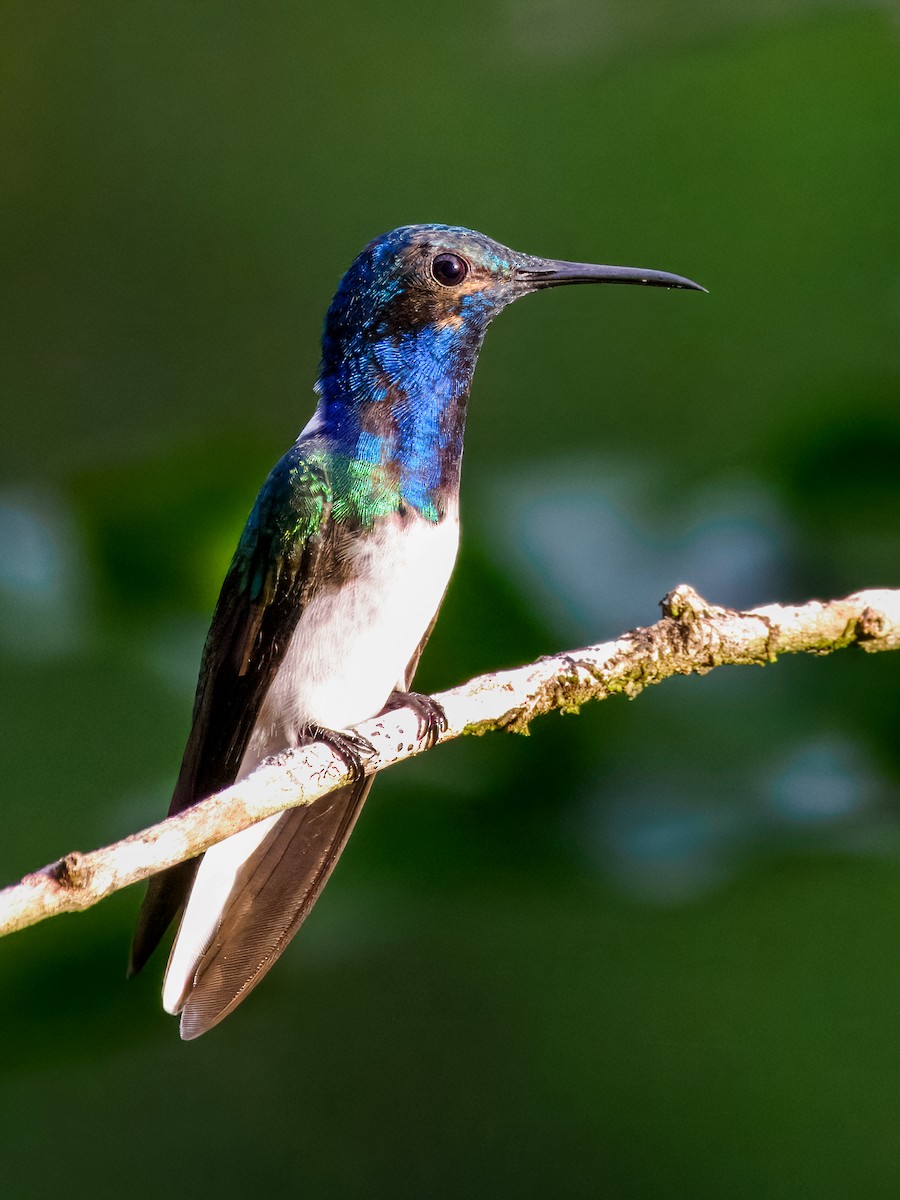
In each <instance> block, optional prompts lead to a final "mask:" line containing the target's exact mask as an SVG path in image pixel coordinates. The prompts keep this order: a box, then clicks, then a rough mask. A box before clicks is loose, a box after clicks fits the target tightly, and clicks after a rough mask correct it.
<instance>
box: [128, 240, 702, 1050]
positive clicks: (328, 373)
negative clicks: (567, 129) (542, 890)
mask: <svg viewBox="0 0 900 1200" xmlns="http://www.w3.org/2000/svg"><path fill="white" fill-rule="evenodd" d="M570 283H620V284H625V283H628V284H651V285H655V286H658V287H667V288H692V289H695V290H699V291H702V290H703V289H702V288H700V286H699V284H696V283H693V282H692V281H691V280H690V279H684V278H682V277H681V276H679V275H670V274H668V273H666V272H662V271H644V270H639V269H637V268H634V267H608V266H593V265H589V264H585V263H570V262H559V261H556V260H554V259H546V258H534V257H532V256H531V255H528V254H518V253H516V252H515V251H513V250H510V249H508V248H507V247H506V246H501V245H499V244H498V243H497V242H494V241H491V239H490V238H487V237H485V236H484V235H483V234H480V233H475V232H473V231H472V230H469V229H461V228H457V227H455V226H450V225H407V226H404V227H402V228H400V229H395V230H394V231H393V232H392V233H387V234H385V235H384V236H382V237H379V238H376V239H375V240H374V241H373V242H370V243H369V245H368V246H366V248H365V250H363V252H362V253H361V254H360V255H359V257H358V258H357V259H356V260H355V261H354V262H353V264H352V265H351V267H350V269H349V270H348V271H347V273H346V275H345V276H344V278H343V279H342V280H341V283H340V285H339V287H338V290H337V293H336V295H335V297H334V300H333V301H332V304H331V307H330V308H329V310H328V314H327V316H326V318H325V328H324V332H323V336H322V362H321V367H320V370H319V378H318V382H317V384H316V392H317V394H318V404H317V406H316V410H315V413H314V415H313V417H312V420H311V421H310V422H309V424H308V425H307V426H306V428H305V429H304V430H303V432H302V433H301V434H300V436H299V438H298V439H297V441H296V442H295V443H294V445H293V446H292V447H291V448H290V450H288V452H287V454H285V456H284V457H283V458H282V459H281V460H280V461H279V462H278V463H277V464H276V465H275V467H274V469H273V470H272V472H271V474H270V475H269V477H268V479H267V480H266V482H265V483H264V484H263V487H262V490H261V491H260V493H259V496H258V497H257V499H256V503H255V504H254V506H253V510H252V512H251V513H250V517H249V519H248V521H247V524H246V526H245V528H244V531H243V533H242V535H241V538H240V541H239V543H238V547H237V551H236V552H235V555H234V558H233V560H232V563H231V566H230V567H229V570H228V574H227V576H226V577H225V582H224V584H223V585H222V591H221V594H220V596H219V600H218V604H217V605H216V610H215V613H214V616H213V619H212V625H211V627H210V630H209V634H208V636H207V639H206V645H205V648H204V651H203V659H202V663H201V667H200V678H199V681H198V684H197V694H196V699H195V702H194V714H193V727H192V729H191V732H190V736H189V738H188V742H187V747H186V749H185V752H184V759H183V761H182V765H181V772H180V774H179V777H178V782H177V784H176V787H175V793H174V796H173V798H172V803H171V806H170V809H169V812H170V813H177V812H180V811H182V810H183V809H185V808H187V807H188V806H189V805H191V804H194V803H196V802H197V801H198V800H200V799H202V798H203V797H205V796H209V795H212V794H213V793H214V792H217V791H220V790H221V789H222V788H226V787H228V786H230V785H231V784H232V783H234V782H235V780H237V779H241V778H243V777H244V776H246V775H248V774H249V773H250V772H251V771H252V770H253V769H254V768H255V767H256V766H258V764H259V763H260V762H261V761H262V760H263V759H264V758H266V757H267V756H269V755H271V754H274V753H276V752H278V751H280V750H284V749H285V748H286V747H290V746H295V745H297V744H298V743H300V742H302V741H304V740H312V739H315V738H318V737H324V738H325V739H326V740H330V741H331V742H332V744H334V745H335V746H336V747H337V748H338V749H339V751H340V752H341V753H342V754H343V755H344V756H345V757H346V758H347V759H348V761H350V763H351V766H353V767H354V769H355V771H356V778H355V780H354V782H352V783H351V784H348V785H347V786H345V787H342V788H340V789H339V790H337V791H335V792H331V793H330V794H329V795H327V796H323V797H322V799H320V800H318V801H316V802H315V803H314V804H312V805H310V806H309V807H306V808H295V809H289V810H288V811H286V812H284V813H281V814H279V815H277V816H274V817H270V818H268V819H267V820H264V821H260V822H259V823H258V824H257V825H254V826H252V827H251V828H250V829H247V830H245V831H244V832H242V833H237V834H234V835H232V836H231V837H229V838H226V840H225V841H223V842H221V843H220V844H219V845H217V846H214V847H213V848H212V849H211V850H208V851H207V852H206V854H205V855H203V857H202V859H201V860H194V861H192V862H188V863H183V864H181V865H180V866H178V867H174V868H172V869H171V870H169V871H166V872H164V873H163V874H161V875H157V876H156V877H154V878H153V879H152V880H151V881H150V885H149V889H148V892H147V895H146V898H145V900H144V904H143V907H142V909H141V913H140V918H139V921H138V928H137V932H136V934H135V939H134V945H133V947H132V957H131V969H132V971H137V970H139V969H140V968H141V967H142V966H143V964H144V963H145V962H146V960H147V958H148V957H149V955H150V954H151V953H152V951H153V949H154V948H155V947H156V945H157V943H158V942H159V940H160V938H161V937H162V935H163V933H164V932H165V930H166V928H167V927H168V925H169V924H170V923H171V921H172V920H173V919H174V917H175V916H176V915H177V913H178V911H179V910H180V909H181V908H182V907H184V912H183V915H182V917H181V923H180V926H179V929H178V934H177V936H176V939H175V943H174V945H173V948H172V953H171V956H170V958H169V965H168V969H167V971H166V979H165V984H164V988H163V1004H164V1006H165V1008H166V1009H167V1010H168V1011H169V1012H171V1013H179V1012H180V1013H181V1036H182V1037H183V1038H195V1037H198V1036H199V1035H200V1034H201V1033H205V1032H206V1030H208V1029H210V1028H212V1026H213V1025H216V1024H217V1023H218V1022H219V1021H221V1020H222V1018H223V1017H225V1016H227V1015H228V1013H230V1012H231V1011H232V1010H233V1009H234V1008H235V1007H236V1006H237V1005H238V1004H239V1003H240V1002H241V1001H242V1000H243V999H244V997H245V996H246V995H247V994H248V993H249V992H250V991H251V989H252V988H254V987H255V986H256V984H257V983H259V981H260V980H261V979H262V977H263V976H264V975H265V974H266V972H267V971H268V970H269V968H270V967H271V966H272V965H273V963H274V962H275V961H276V959H277V958H278V956H279V955H280V954H281V952H282V950H284V948H285V946H286V945H287V944H288V942H289V941H290V939H291V938H292V937H293V935H294V934H295V933H296V932H297V930H298V928H299V927H300V925H301V923H302V922H303V920H304V918H305V917H306V915H307V914H308V913H309V911H310V909H311V908H312V906H313V904H314V903H315V901H316V898H317V897H318V895H319V893H320V892H321V890H322V888H323V886H324V884H325V882H326V880H327V879H328V876H329V874H330V873H331V870H332V868H333V867H334V864H335V862H336V861H337V858H338V856H339V855H340V853H341V850H342V849H343V847H344V845H345V843H346V841H347V838H348V836H349V834H350V831H351V830H352V828H353V825H354V823H355V821H356V818H357V817H358V816H359V811H360V809H361V807H362V804H363V801H364V800H365V798H366V795H367V793H368V791H369V787H370V786H371V780H370V779H367V778H366V777H365V776H364V774H363V771H362V767H361V763H360V762H359V758H358V754H357V751H358V749H359V747H358V746H357V747H356V748H354V742H353V739H352V738H349V737H347V736H346V735H344V736H342V735H341V733H340V731H341V730H345V729H347V727H349V726H353V725H356V724H357V723H358V722H360V721H362V720H364V719H366V718H368V717H372V716H375V715H376V714H378V713H379V712H381V711H383V710H385V708H388V707H391V706H395V705H397V704H399V703H403V702H412V703H413V704H414V706H415V707H416V708H417V711H418V712H419V713H420V714H421V718H422V722H423V729H425V728H427V729H429V730H430V731H431V732H432V733H433V732H434V730H435V729H436V727H437V726H438V725H439V724H440V722H441V720H442V719H443V714H442V713H441V712H440V710H439V709H438V708H437V706H436V705H434V704H433V703H430V702H428V701H427V699H426V698H424V697H418V696H416V695H415V694H413V693H410V692H409V689H410V686H411V683H412V677H413V674H414V672H415V669H416V665H417V663H418V661H419V656H420V654H421V653H422V649H423V647H424V645H425V642H426V641H427V640H428V635H429V634H430V632H431V629H432V627H433V625H434V621H435V618H436V616H437V612H438V609H439V607H440V604H441V600H442V598H443V595H444V591H445V589H446V587H447V583H448V581H449V579H450V573H451V571H452V569H453V563H454V559H455V558H456V549H457V543H458V538H459V523H458V512H459V479H460V464H461V460H462V451H463V432H464V427H465V419H466V403H467V400H468V397H469V387H470V385H471V382H472V373H473V371H474V370H475V362H476V359H477V357H478V351H479V349H480V348H481V343H482V340H483V338H484V335H485V331H486V330H487V327H488V325H489V324H490V322H491V321H492V320H493V318H494V317H495V316H496V315H497V313H498V312H500V310H501V309H502V308H505V306H506V305H507V304H509V303H511V301H513V300H516V299H518V298H519V296H525V295H528V293H529V292H535V291H540V290H541V289H543V288H549V287H557V286H559V285H560V284H570Z"/></svg>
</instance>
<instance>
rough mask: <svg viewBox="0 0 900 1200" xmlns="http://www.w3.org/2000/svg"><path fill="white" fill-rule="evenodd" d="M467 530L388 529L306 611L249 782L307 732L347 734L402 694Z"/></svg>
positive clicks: (264, 717) (268, 702)
mask: <svg viewBox="0 0 900 1200" xmlns="http://www.w3.org/2000/svg"><path fill="white" fill-rule="evenodd" d="M458 543H459V522H458V518H457V516H456V513H455V512H453V513H450V514H448V515H447V516H446V517H445V518H444V520H443V521H442V522H441V523H440V524H439V525H434V524H432V523H431V522H429V521H425V520H423V519H422V518H418V517H415V518H413V519H412V520H411V519H410V518H409V517H407V518H406V519H405V520H401V519H400V518H396V519H392V520H390V521H386V522H385V523H384V524H383V525H382V527H381V528H379V529H378V530H377V531H376V532H375V533H373V534H371V535H370V536H368V537H364V538H361V539H360V544H359V548H358V550H357V551H356V554H355V557H354V558H353V559H352V560H351V562H350V564H348V565H349V566H350V568H351V579H350V580H349V581H348V582H347V583H345V584H344V585H343V586H342V587H340V588H339V589H336V590H334V591H328V592H324V593H321V594H320V595H318V596H316V597H314V598H313V599H312V600H311V601H310V603H309V604H308V606H307V607H306V609H305V610H304V612H303V614H302V616H301V618H300V621H299V622H298V625H297V628H296V630H295V631H294V634H293V637H292V638H291V642H290V645H289V646H288V649H287V652H286V654H285V657H284V659H283V661H282V663H281V666H280V667H279V669H278V672H277V674H276V676H275V679H274V680H273V681H272V684H271V685H270V687H269V691H268V693H267V695H266V699H265V701H264V703H263V707H262V709H261V711H260V715H259V718H258V720H257V723H256V728H255V729H254V732H253V736H252V738H251V741H250V745H249V746H248V749H247V754H246V755H245V758H244V762H243V763H242V764H241V773H242V774H243V773H245V772H246V771H247V770H252V768H253V766H255V765H256V764H257V763H258V762H259V761H260V759H261V758H264V757H265V756H266V755H268V754H272V753H274V752H275V751H276V750H279V749H282V748H284V747H285V746H288V745H292V744H294V743H295V742H296V740H297V731H298V730H299V729H301V728H302V727H303V726H304V725H306V724H314V725H321V726H324V727H325V728H326V729H343V728H346V726H348V725H355V724H356V723H357V722H358V721H363V720H365V719H366V718H367V717H371V716H374V715H375V713H377V712H378V711H379V710H380V709H381V708H382V706H383V705H384V702H385V701H386V700H387V698H388V696H389V695H390V693H391V692H392V691H393V690H394V688H395V687H397V686H398V683H399V682H400V680H401V677H402V675H403V672H404V671H405V670H406V667H407V665H408V663H409V661H410V659H411V658H412V656H413V654H414V653H415V651H416V648H417V647H418V645H419V643H420V642H421V640H422V638H423V637H424V636H425V632H426V630H427V629H428V626H429V625H430V624H431V621H432V619H433V617H434V614H435V613H436V612H437V609H438V605H439V604H440V602H441V598H442V597H443V595H444V591H445V590H446V587H447V583H448V581H449V579H450V573H451V571H452V570H453V563H454V561H455V559H456V550H457V546H458Z"/></svg>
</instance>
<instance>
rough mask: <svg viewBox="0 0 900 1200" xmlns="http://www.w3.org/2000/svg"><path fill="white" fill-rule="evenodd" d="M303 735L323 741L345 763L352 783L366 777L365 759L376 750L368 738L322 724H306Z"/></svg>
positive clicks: (315, 740) (373, 754)
mask: <svg viewBox="0 0 900 1200" xmlns="http://www.w3.org/2000/svg"><path fill="white" fill-rule="evenodd" d="M303 732H304V735H305V737H306V739H307V740H308V741H310V742H324V743H325V745H326V746H330V747H331V749H332V750H334V752H335V753H336V754H338V755H339V756H340V757H341V758H342V759H343V760H344V762H345V763H346V765H347V769H348V770H349V771H350V774H351V775H352V776H353V780H352V782H353V783H355V784H356V783H362V781H363V780H364V779H365V777H366V763H365V760H366V759H369V758H373V757H374V756H375V755H377V754H378V751H377V750H376V749H375V747H374V746H373V745H372V743H371V742H370V741H369V739H368V738H364V737H362V736H361V735H360V734H358V733H349V732H348V731H347V730H346V729H326V728H325V727H324V726H323V725H307V726H306V728H305V729H304V731H303Z"/></svg>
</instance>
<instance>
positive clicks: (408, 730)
mask: <svg viewBox="0 0 900 1200" xmlns="http://www.w3.org/2000/svg"><path fill="white" fill-rule="evenodd" d="M661 606H662V611H663V617H662V620H660V621H658V622H657V623H656V624H655V625H650V626H648V627H646V628H640V629H634V630H632V631H631V632H630V633H626V634H623V636H622V637H620V638H618V639H617V640H616V641H614V642H604V643H602V644H599V645H596V646H587V647H585V648H584V649H581V650H572V651H570V652H569V653H566V654H556V655H552V656H550V657H547V658H543V659H540V660H539V661H538V662H534V663H530V664H529V665H528V666H524V667H519V668H517V669H516V670H512V671H497V672H494V673H492V674H490V675H482V676H480V677H479V678H477V679H473V680H471V681H470V682H469V683H466V684H463V685H462V686H461V687H457V688H454V689H452V691H449V692H442V693H439V694H437V695H435V697H434V699H435V700H436V701H437V702H438V703H439V704H440V705H442V707H443V709H444V711H445V713H446V715H447V728H446V729H445V730H444V731H443V732H442V733H441V734H440V736H439V737H438V739H437V740H438V742H446V741H450V739H451V738H456V737H460V736H461V735H462V734H484V733H488V732H491V731H493V730H497V729H503V730H506V731H508V732H511V733H527V732H528V726H529V724H530V722H531V721H533V720H534V718H535V717H538V716H541V715H542V714H543V713H547V712H551V711H552V710H553V709H559V710H560V711H562V712H565V713H574V712H577V711H578V710H579V708H580V707H581V705H582V704H586V703H587V702H588V701H589V700H605V699H607V698H608V697H610V696H615V695H619V694H623V695H625V696H629V697H634V696H637V695H638V693H639V692H641V691H642V690H643V689H644V688H645V687H648V686H649V685H650V684H655V683H662V681H663V680H665V679H668V678H669V677H670V676H672V675H704V674H706V673H707V672H708V671H711V670H712V669H713V668H714V667H720V666H727V665H731V666H743V665H751V664H755V665H760V666H765V665H766V664H768V663H773V662H775V661H776V659H777V658H778V656H779V655H780V654H798V653H799V654H830V653H831V652H832V651H834V650H841V649H843V648H845V647H849V646H855V647H858V648H860V649H862V650H864V651H866V652H869V653H872V652H875V651H879V650H898V649H900V590H894V591H890V590H871V591H865V592H857V593H855V594H854V595H852V596H848V597H847V598H846V599H843V600H831V601H828V602H820V601H817V600H812V601H810V602H809V603H807V604H802V605H798V606H796V607H794V606H787V605H779V604H771V605H767V606H766V607H764V608H756V609H753V610H752V611H750V612H736V611H734V610H732V609H728V608H719V607H716V606H715V605H712V604H709V603H707V602H706V601H705V600H703V599H702V598H701V597H700V596H698V595H697V593H696V592H695V591H694V590H693V589H692V588H690V587H688V586H686V585H681V586H679V587H677V588H675V589H674V591H672V592H670V593H669V594H668V595H667V596H666V597H665V599H664V600H663V601H662V602H661ZM419 726H420V722H419V717H418V716H417V714H416V713H415V712H414V711H413V710H412V709H410V708H401V709H396V710H393V711H391V712H388V713H385V714H384V715H382V716H379V717H375V718H373V719H371V720H369V721H366V722H364V723H363V724H361V725H359V726H358V727H357V729H356V731H355V732H357V733H358V734H359V735H360V736H361V737H363V738H365V739H366V740H368V741H369V742H370V743H371V744H372V746H373V747H374V748H375V753H374V754H373V755H372V756H371V757H370V758H369V759H368V761H367V763H366V770H367V772H370V773H371V772H375V771H381V770H383V769H384V768H385V767H389V766H391V765H393V764H394V763H397V762H401V761H402V760H403V759H406V758H411V757H412V756H413V755H415V754H420V753H422V752H423V751H424V750H426V749H428V748H429V746H428V743H427V738H424V737H423V736H422V735H421V733H420V728H419ZM348 779H349V772H348V769H347V766H346V764H345V763H344V761H343V760H342V759H341V758H340V756H339V755H338V754H337V753H336V752H335V751H334V750H332V749H331V748H330V747H328V746H326V745H324V744H323V743H321V742H315V743H312V744H310V745H308V746H301V747H298V748H297V749H295V750H291V751H287V752H285V753H284V754H282V755H279V756H278V757H277V758H274V759H269V760H267V762H265V763H263V764H262V765H261V766H260V767H259V768H258V770H256V771H255V772H254V773H253V774H252V775H251V776H249V777H248V778H247V779H245V780H242V781H241V782H240V783H238V784H235V786H234V787H230V788H228V789H227V790H226V791H224V792H220V793H219V794H218V795H216V796H211V797H210V798H209V799H208V800H203V801H201V802H200V803H199V804H196V805H194V807H193V808H191V809H188V810H187V811H186V812H183V813H180V814H179V815H178V816H177V817H170V818H168V819H166V820H164V821H161V822H160V823H159V824H157V825H152V826H151V827H150V828H148V829H145V830H143V831H142V832H140V833H135V834H132V835H131V836H130V837H126V838H124V839H123V840H122V841H120V842H115V843H113V844H112V845H109V846H104V847H103V848H102V849H99V850H93V851H91V852H90V853H86V854H82V853H79V852H78V851H73V852H72V853H70V854H67V855H66V856H65V857H64V858H61V859H58V860H57V861H56V862H54V863H51V864H50V865H49V866H46V867H43V868H42V869H41V870H39V871H35V872H34V873H33V874H30V875H26V876H25V877H24V879H22V880H21V882H19V883H17V884H14V885H13V886H11V887H8V888H5V889H4V890H2V891H0V935H3V934H7V933H13V932H15V931H16V930H18V929H24V928H25V927H26V926H28V925H33V924H35V923H36V922H37V921H41V920H43V919H44V918H45V917H51V916H55V915H56V914H57V913H63V912H75V911H78V910H81V909H84V908H89V907H90V906H91V905H93V904H96V903H97V902H98V901H99V900H102V899H103V898H104V897H105V896H108V895H110V894H111V893H112V892H115V891H118V890H119V889H120V888H123V887H127V886H128V884H131V883H137V882H139V881H140V880H142V879H147V878H148V877H149V876H150V875H154V874H155V873H156V872H158V871H162V870H164V869H165V868H166V867H171V866H174V865H175V864H176V863H179V862H183V861H184V860H185V859H188V858H193V857H195V856H196V855H198V854H202V853H203V851H204V850H207V849H209V847H210V846H212V845H214V844H215V843H216V842H219V841H221V840H222V839H223V838H226V837H228V836H229V834H232V833H237V832H238V831H239V830H241V829H245V828H247V826H249V825H252V824H254V822H256V821H259V820H261V819H262V818H263V817H268V816H271V815H272V814H273V813H276V812H280V811H281V810H282V809H285V808H292V807H295V806H299V805H302V804H310V803H312V801H314V800H316V799H318V797H320V796H323V795H325V794H326V793H327V792H330V791H332V790H333V789H334V788H336V787H339V786H340V785H341V784H342V783H345V782H347V781H348Z"/></svg>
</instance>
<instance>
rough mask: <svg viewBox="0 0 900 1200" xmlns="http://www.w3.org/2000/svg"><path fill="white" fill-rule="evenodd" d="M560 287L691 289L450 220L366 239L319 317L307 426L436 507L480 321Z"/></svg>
mask: <svg viewBox="0 0 900 1200" xmlns="http://www.w3.org/2000/svg"><path fill="white" fill-rule="evenodd" d="M571 283H642V284H653V285H657V286H661V287H670V288H671V287H675V288H694V289H697V288H698V285H697V284H696V283H692V282H691V280H689V279H684V278H683V277H681V276H679V275H669V274H667V273H665V272H661V271H644V270H640V269H637V268H634V267H605V266H594V265H590V264H586V263H569V262H560V261H557V260H555V259H549V258H535V257H533V256H532V255H530V254H520V253H518V252H517V251H515V250H510V249H509V248H508V247H507V246H502V245H500V244H499V243H498V242H494V241H492V240H491V239H490V238H488V237H485V236H484V234H481V233H475V232H474V231H473V230H471V229H462V228H459V227H457V226H453V225H405V226H402V227H401V228H400V229H395V230H393V231H392V232H391V233H386V234H383V235H382V236H381V237H379V238H376V239H375V240H374V241H372V242H370V243H369V244H368V246H366V248H365V249H364V250H363V252H362V253H361V254H360V255H359V256H358V257H357V258H356V259H355V260H354V262H353V263H352V264H351V266H350V269H349V270H348V271H347V273H346V275H345V276H344V278H343V279H342V280H341V282H340V285H339V286H338V290H337V292H336V294H335V297H334V300H333V301H332V303H331V307H330V308H329V310H328V315H327V316H326V318H325V328H324V331H323V335H322V364H321V368H320V371H319V379H318V382H317V384H316V390H317V391H318V393H319V410H318V415H317V420H316V422H315V428H316V430H317V431H319V430H327V433H328V436H329V439H330V445H331V447H332V450H333V451H334V452H337V453H338V454H344V455H347V456H349V457H350V458H352V460H353V461H354V462H356V463H357V464H358V465H360V466H361V467H363V468H365V469H366V470H368V469H369V468H371V470H372V471H373V472H378V473H379V474H380V475H381V476H384V477H385V478H387V477H390V478H391V479H392V480H394V483H393V484H392V486H395V487H396V488H397V489H398V491H399V492H400V493H401V494H402V495H403V496H404V497H405V499H406V500H408V501H409V502H410V503H412V504H413V505H414V506H415V507H416V508H418V509H420V511H425V510H426V509H427V510H428V511H432V510H434V511H436V509H434V496H435V494H436V491H439V490H440V489H442V488H444V489H446V488H452V487H453V486H454V481H455V480H456V479H457V478H458V469H459V459H460V456H461V453H462V436H463V426H464V423H465V406H466V399H467V397H468V393H469V387H470V384H471V380H472V372H473V371H474V369H475V362H476V359H477V357H478V351H479V349H480V348H481V343H482V340H483V339H484V335H485V331H486V330H487V327H488V325H489V324H490V322H491V321H492V320H493V318H494V317H495V316H496V315H497V313H498V312H500V310H501V309H503V308H505V307H506V305H507V304H509V303H510V302H511V301H513V300H516V299H518V297H519V296H524V295H527V294H528V293H529V292H534V291H538V290H540V289H543V288H548V287H556V286H558V285H560V284H571ZM699 290H702V289H699Z"/></svg>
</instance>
